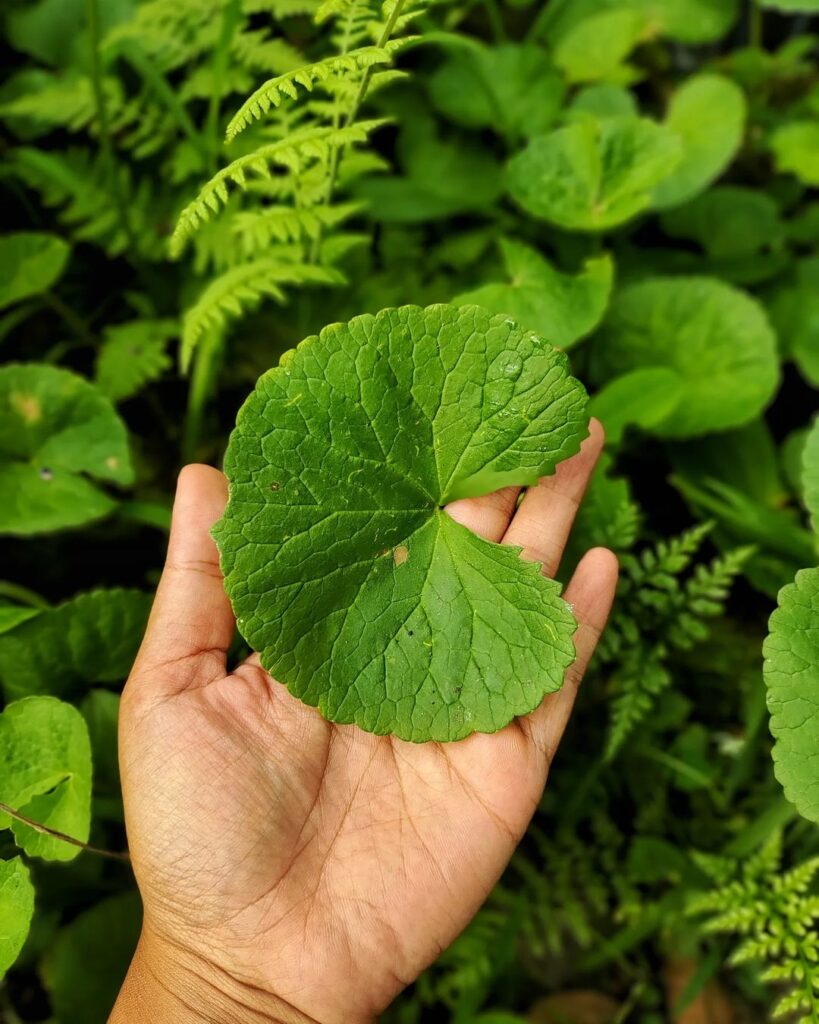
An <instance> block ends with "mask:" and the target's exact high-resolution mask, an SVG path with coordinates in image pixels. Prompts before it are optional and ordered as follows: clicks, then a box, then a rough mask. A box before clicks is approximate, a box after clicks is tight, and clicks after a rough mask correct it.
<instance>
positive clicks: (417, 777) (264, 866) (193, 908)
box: [111, 421, 617, 1024]
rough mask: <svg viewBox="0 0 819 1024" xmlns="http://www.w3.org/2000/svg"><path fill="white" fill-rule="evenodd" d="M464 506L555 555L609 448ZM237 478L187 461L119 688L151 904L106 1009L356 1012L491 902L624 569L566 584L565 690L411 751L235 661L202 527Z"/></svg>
mask: <svg viewBox="0 0 819 1024" xmlns="http://www.w3.org/2000/svg"><path fill="white" fill-rule="evenodd" d="M602 443H603V433H602V429H601V428H600V425H599V424H598V423H596V422H594V421H593V423H592V432H591V436H590V437H589V438H588V439H587V440H586V442H585V443H584V445H583V448H582V450H581V451H580V453H578V454H577V455H575V456H574V457H573V458H572V459H569V460H568V461H566V462H565V463H563V464H562V465H561V466H560V467H559V468H558V471H557V473H556V474H555V475H554V476H551V477H547V478H544V479H543V480H542V481H541V482H540V484H539V485H538V486H537V487H532V488H530V489H529V491H528V492H527V494H526V495H525V496H524V498H523V499H522V501H521V503H520V505H519V506H518V507H517V511H515V508H516V501H517V497H518V489H517V488H506V489H504V490H503V491H499V492H497V493H496V494H492V495H488V496H487V497H485V498H477V499H469V500H464V501H458V502H454V503H453V504H452V505H450V506H449V512H450V514H451V515H452V516H453V517H454V518H455V519H457V520H458V521H459V522H461V523H463V524H464V525H466V526H468V527H469V528H471V529H472V530H474V531H475V532H476V533H478V534H480V535H481V536H483V537H486V538H487V539H489V540H492V541H499V542H503V543H510V544H518V545H521V546H522V547H523V557H525V558H530V559H533V560H537V561H540V562H543V564H544V572H546V573H549V574H553V573H554V572H555V571H556V569H557V566H558V562H559V560H560V556H561V553H562V551H563V548H564V545H565V543H566V540H567V537H568V534H569V530H570V529H571V525H572V521H573V519H574V515H575V512H576V510H577V506H578V503H579V501H580V499H581V498H582V496H583V493H584V491H585V488H586V485H587V483H588V480H589V476H590V474H591V471H592V469H593V467H594V464H595V462H596V460H597V457H598V455H599V453H600V450H601V447H602ZM226 496H227V483H226V481H225V478H224V477H223V476H222V474H221V473H219V472H218V471H217V470H215V469H210V468H208V467H207V466H187V467H186V468H185V469H184V470H183V471H182V473H181V475H180V478H179V486H178V490H177V496H176V503H175V506H174V515H173V527H172V530H171V538H170V543H169V547H168V557H167V562H166V565H165V571H164V573H163V576H162V581H161V583H160V585H159V590H158V592H157V596H156V601H155V604H154V608H153V611H152V613H151V619H150V622H149V624H148V630H147V632H146V635H145V640H144V642H143V644H142V649H141V650H140V653H139V656H138V658H137V660H136V663H135V665H134V668H133V671H132V673H131V677H130V679H129V680H128V684H127V686H126V688H125V692H124V694H123V700H122V712H121V718H120V763H121V769H122V779H123V790H124V798H125V815H126V823H127V828H128V836H129V842H130V849H131V855H132V858H133V865H134V871H135V873H136V878H137V882H138V884H139V889H140V892H141V894H142V899H143V902H144V906H145V920H144V925H143V931H142V937H141V939H140V943H139V948H138V950H137V953H136V955H135V957H134V961H133V963H132V965H131V969H130V971H129V974H128V977H127V979H126V981H125V984H124V986H123V988H122V991H121V993H120V996H119V999H118V1001H117V1005H116V1007H115V1009H114V1011H113V1014H112V1016H111V1022H112V1024H142V1022H145V1024H165V1022H168V1024H171V1022H172V1024H201V1022H203V1021H207V1022H213V1024H217V1022H218V1024H233V1022H234V1021H235V1022H242V1024H255V1022H270V1021H275V1022H305V1021H308V1022H309V1021H316V1022H320V1024H342V1022H343V1024H363V1022H365V1021H371V1020H372V1019H373V1018H374V1017H375V1016H376V1015H377V1014H378V1013H379V1012H380V1011H381V1010H383V1009H384V1007H386V1006H387V1005H388V1004H389V1003H390V1001H391V1000H392V999H394V998H395V996H396V995H397V994H398V992H400V990H401V989H402V988H403V987H404V986H405V985H407V984H408V983H409V982H411V981H412V980H413V979H414V978H416V977H417V976H418V974H419V973H420V972H421V971H422V970H423V969H424V968H425V967H426V966H427V965H428V964H429V963H430V962H431V961H432V960H434V959H435V957H436V956H437V955H438V954H439V953H440V952H441V950H442V949H444V948H445V947H446V946H448V945H449V944H450V943H451V942H452V941H453V939H454V938H455V937H456V936H457V935H458V933H459V932H460V931H461V930H462V929H463V928H464V926H465V925H466V924H467V923H468V921H469V920H470V918H471V917H472V916H473V915H474V914H475V912H476V911H477V910H478V908H479V907H480V905H481V903H482V902H483V901H484V899H485V898H486V896H487V894H488V893H489V891H490V889H491V888H492V886H493V885H494V884H495V882H496V881H497V879H498V877H499V876H500V874H501V872H502V871H503V869H504V867H505V866H506V864H507V863H508V861H509V858H510V857H511V855H512V852H513V851H514V849H515V846H516V844H517V843H518V841H519V839H520V837H521V836H522V835H523V833H524V831H525V829H526V826H527V824H528V823H529V820H530V819H531V817H532V814H533V812H534V810H535V807H536V806H537V804H538V801H539V799H540V796H541V793H542V791H543V786H544V784H545V782H546V775H547V772H548V769H549V765H550V764H551V761H552V757H553V756H554V753H555V750H556V749H557V745H558V743H559V742H560V738H561V736H562V735H563V731H564V729H565V726H566V722H567V720H568V717H569V714H570V712H571V708H572V704H573V702H574V698H575V694H576V692H577V687H578V684H579V682H580V679H581V677H582V675H583V671H584V669H585V667H586V664H587V663H588V660H589V658H590V656H591V654H592V652H593V650H594V647H595V644H596V642H597V639H598V637H599V635H600V631H601V630H602V629H603V626H604V625H605V622H606V618H607V616H608V613H609V609H610V607H611V602H612V598H613V595H614V588H615V585H616V581H617V562H616V559H615V557H614V555H613V554H612V553H611V552H610V551H607V550H605V549H603V548H596V549H594V550H592V551H590V552H589V553H588V554H587V555H586V556H585V558H584V559H583V560H582V562H581V563H580V565H579V566H578V568H577V571H576V572H575V575H574V577H573V578H572V580H571V582H570V584H569V586H568V588H567V590H566V595H565V596H566V599H567V600H568V601H569V602H571V604H572V605H573V607H574V613H575V616H576V617H577V620H578V622H579V624H580V625H579V629H578V631H577V633H576V635H575V645H576V648H577V659H576V661H575V663H574V665H573V666H572V667H571V668H570V669H569V671H568V673H567V676H566V681H565V684H564V686H563V689H562V690H561V691H560V692H558V693H556V694H553V695H550V696H549V697H547V698H546V699H545V700H544V701H543V704H542V705H541V706H540V707H539V708H538V709H537V710H536V711H534V712H533V713H532V714H531V715H528V716H527V717H525V718H520V719H517V720H516V721H514V722H513V723H512V724H510V725H509V726H507V727H506V728H505V729H503V730H501V731H500V732H498V733H495V734H494V735H481V734H476V735H474V736H470V737H469V738H468V739H465V740H461V741H459V742H457V743H450V744H440V743H426V744H412V743H406V742H403V741H401V740H397V739H395V738H393V737H390V736H372V735H370V734H369V733H366V732H363V731H361V730H360V729H358V728H356V727H355V726H347V725H342V726H338V725H332V724H331V723H329V722H326V721H325V720H324V719H323V718H322V717H321V716H320V715H319V714H318V712H317V711H315V710H314V709H312V708H309V707H306V706H305V705H303V704H301V703H300V702H299V701H297V700H295V699H294V698H293V697H291V696H290V694H289V693H288V692H287V690H286V689H285V688H284V687H283V686H280V685H279V684H278V683H276V682H275V681H274V680H272V679H271V678H270V676H268V674H267V673H266V672H264V671H263V670H262V669H261V668H260V666H259V663H258V659H257V658H256V657H255V656H254V657H251V658H250V659H249V660H248V661H247V662H245V663H244V664H243V665H241V666H240V667H239V668H237V669H236V670H235V671H234V672H232V673H230V674H227V672H226V651H227V648H228V645H229V644H230V642H231V638H232V636H233V631H234V619H233V615H232V613H231V609H230V604H229V603H228V600H227V598H226V597H225V592H224V588H223V585H222V576H221V573H220V571H219V566H218V560H217V552H216V547H215V545H214V543H213V541H212V539H211V537H210V535H209V532H208V531H209V529H210V527H211V525H212V524H213V523H214V522H215V520H216V519H218V518H219V516H220V515H221V513H222V510H223V508H224V505H225V500H226Z"/></svg>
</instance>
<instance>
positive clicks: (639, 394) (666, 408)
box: [589, 366, 685, 445]
mask: <svg viewBox="0 0 819 1024" xmlns="http://www.w3.org/2000/svg"><path fill="white" fill-rule="evenodd" d="M684 391H685V388H684V384H683V381H682V378H681V377H680V375H679V374H678V373H675V371H674V370H671V369H669V368H667V367H665V366H652V367H646V368H645V369H639V370H631V371H630V372H629V373H624V374H623V376H622V377H615V378H614V379H613V380H610V381H609V382H608V383H607V384H606V385H605V387H603V388H601V390H600V391H598V392H597V394H596V395H594V396H593V397H592V398H591V399H590V400H589V415H590V416H596V417H597V419H599V420H600V422H601V423H602V424H603V426H604V427H605V430H606V443H607V444H609V445H617V444H619V443H620V441H621V440H622V437H623V431H624V430H625V429H626V427H630V426H635V427H642V428H643V429H645V430H649V429H651V428H652V427H656V426H657V424H659V423H662V422H663V420H667V419H668V417H669V416H670V415H671V414H672V413H673V412H674V410H675V409H676V408H677V406H678V405H679V403H680V400H681V399H682V397H683V394H684Z"/></svg>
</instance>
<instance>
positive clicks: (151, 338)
mask: <svg viewBox="0 0 819 1024" xmlns="http://www.w3.org/2000/svg"><path fill="white" fill-rule="evenodd" d="M178 332H179V326H178V324H177V323H176V321H175V320H170V319H168V320H133V321H131V322H130V323H125V324H118V325H117V326H116V327H111V328H109V329H108V330H107V331H106V333H105V340H104V341H103V343H102V345H101V347H100V349H99V352H98V353H97V365H96V372H95V383H96V385H97V387H98V388H99V390H100V391H101V392H102V393H103V394H104V395H106V396H107V397H108V398H110V399H111V401H112V402H122V401H124V400H125V399H126V398H131V396H132V395H135V394H137V393H138V392H139V391H141V390H142V389H143V388H144V387H145V385H146V384H149V383H150V382H151V381H153V380H156V379H157V378H158V377H161V376H162V374H163V373H164V372H165V371H166V370H167V369H169V368H170V366H171V364H172V360H171V357H170V355H169V354H168V342H169V341H170V339H171V338H173V337H175V336H176V335H177V334H178Z"/></svg>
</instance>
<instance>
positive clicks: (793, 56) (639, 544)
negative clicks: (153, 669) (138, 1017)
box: [0, 0, 819, 1024]
mask: <svg viewBox="0 0 819 1024" xmlns="http://www.w3.org/2000/svg"><path fill="white" fill-rule="evenodd" d="M2 18H3V27H4V33H3V43H2V46H3V68H4V69H5V71H4V78H3V81H2V85H0V119H2V124H3V135H2V150H0V157H1V158H2V162H1V163H0V190H2V200H3V210H4V225H3V230H4V234H3V235H2V236H0V346H2V356H3V361H4V364H5V365H4V366H2V367H0V492H2V495H3V500H2V503H0V535H2V536H1V537H0V549H1V550H2V554H0V566H2V569H0V575H1V576H2V580H0V681H1V682H2V690H3V698H4V701H5V710H4V711H3V712H2V714H1V715H0V829H2V831H0V845H2V850H0V858H2V859H0V972H1V971H7V972H8V973H7V975H6V978H5V981H4V983H3V985H2V988H0V1016H2V1019H3V1020H5V1021H7V1022H9V1024H23V1022H53V1024H102V1022H104V1021H105V1019H106V1016H107V1011H108V1009H109V1008H110V1005H111V1003H112V1002H113V998H114V995H115V993H116V990H117V988H118V985H119V981H120V979H121V977H122V974H123V972H124V969H125V966H126V964H127V962H128V959H129V956H130V953H131V950H132V948H133V944H134V942H135V938H136V935H137V933H138V929H139V902H138V899H137V897H136V894H135V890H134V887H133V882H132V879H131V877H130V873H129V869H128V865H127V862H126V860H124V859H123V857H122V856H121V854H122V851H123V850H124V845H125V838H124V831H123V823H122V806H121V800H120V795H119V782H118V777H117V764H116V716H117V701H118V697H117V692H118V689H119V688H120V685H121V682H122V680H123V678H124V677H125V675H126V674H127V671H128V668H129V665H130V662H131V660H132V658H133V655H134V653H135V649H136V646H137V644H138V641H139V637H140V633H141V630H142V627H143V625H144V621H145V618H146V616H147V612H148V608H149V606H150V592H151V589H152V587H153V586H154V584H155V582H156V579H157V575H158V571H159V568H160V566H161V563H162V557H163V549H164V543H165V531H166V530H167V526H168V518H169V507H170V500H171V493H172V489H173V484H174V479H175V475H176V472H177V470H178V467H179V466H180V464H181V463H182V462H183V461H186V460H191V459H197V460H203V461H209V462H212V463H214V464H218V462H219V459H220V456H221V453H222V451H223V449H224V446H225V442H226V436H227V433H228V431H229V429H230V426H231V424H232V421H233V419H234V417H235V414H236V410H237V408H238V406H239V404H240V403H241V401H242V400H243V398H244V397H245V395H246V393H247V392H248V390H249V389H250V387H251V386H252V384H253V382H254V381H255V379H256V378H257V376H258V375H259V374H260V373H261V372H263V371H264V370H265V369H267V368H268V367H269V366H271V365H273V364H274V363H275V362H276V361H277V359H278V357H279V355H280V354H281V353H282V352H283V351H285V350H286V349H288V348H290V347H292V346H293V345H294V344H295V343H296V342H297V341H299V340H300V339H301V338H302V337H304V336H306V335H308V334H310V333H312V332H314V331H316V330H317V329H319V328H320V327H321V326H323V325H324V324H325V323H329V322H332V321H334V320H341V319H345V318H347V317H348V316H351V315H354V314H357V313H361V312H367V311H371V312H375V311H376V310H378V309H380V308H382V307H384V306H388V305H395V304H401V303H409V302H411V303H418V304H427V303H430V302H451V301H454V302H456V303H467V302H475V303H479V304H481V305H483V306H486V307H487V308H489V309H490V310H492V311H493V312H499V313H506V314H509V315H511V316H514V317H515V318H516V319H518V320H519V321H520V322H521V323H522V324H523V325H524V326H526V327H529V328H531V329H533V330H536V331H539V332H541V333H543V334H544V335H545V336H546V337H547V338H549V339H550V340H552V341H553V342H554V343H555V344H557V345H559V346H561V347H563V348H566V349H570V350H571V359H572V363H573V368H574V372H575V373H576V374H578V375H579V376H580V377H581V378H582V379H583V380H584V381H585V382H586V383H587V385H588V386H589V389H590V392H591V393H592V396H593V397H592V403H591V405H592V412H593V413H594V414H595V415H597V416H598V417H600V418H601V419H602V421H603V422H604V424H605V426H606V429H607V434H608V439H609V444H608V453H607V456H606V458H605V461H604V464H603V465H601V467H600V468H599V470H598V472H597V474H596V477H595V479H594V481H593V484H592V488H591V492H590V495H589V498H588V500H587V502H586V504H585V505H584V507H583V509H582V510H581V513H580V517H579V520H578V523H577V527H576V529H575V533H574V536H573V538H572V543H571V547H570V551H569V553H568V555H567V558H566V565H565V566H564V571H566V572H568V571H569V570H570V569H571V567H572V565H573V564H574V562H575V561H576V559H577V557H578V555H579V553H580V552H581V551H582V550H583V549H584V548H586V547H588V546H590V545H592V544H600V543H602V544H607V545H609V546H610V547H612V548H613V549H614V550H615V551H616V552H617V553H618V554H619V555H620V557H621V560H622V565H623V575H622V582H621V585H620V595H619V600H618V603H617V606H616V610H615V613H614V617H613V621H612V623H611V627H610V629H609V631H608V633H607V635H606V637H605V639H604V642H603V644H602V645H601V649H600V651H599V654H598V656H597V658H596V661H595V663H594V665H593V667H592V670H591V672H590V674H589V676H588V678H587V680H586V682H585V683H584V687H583V691H582V695H581V699H580V702H579V706H578V709H577V713H576V714H575V717H574V721H573V724H572V727H571V730H570V733H569V735H568V736H567V738H566V741H565V743H564V745H563V748H562V750H561V752H560V755H559V759H558V763H557V765H556V767H555V771H554V772H553V775H552V779H551V780H550V783H549V787H548V789H547V792H546V794H545V796H544V799H543V802H542V806H541V807H540V809H539V811H538V813H537V815H536V818H535V821H534V823H533V825H532V828H531V829H530V831H529V833H528V835H527V836H526V838H525V840H524V842H523V844H522V846H521V848H520V851H519V853H518V854H517V855H516V857H515V859H514V861H513V863H512V865H511V867H510V869H509V871H508V872H507V874H506V876H505V877H504V878H503V880H502V881H501V883H500V885H499V886H498V887H497V889H496V890H495V892H493V894H492V895H491V896H490V898H489V900H488V902H487V904H486V906H485V908H484V909H483V910H482V911H481V912H480V914H479V915H478V917H477V918H476V920H475V921H474V923H473V924H472V925H471V926H470V927H469V928H468V929H467V931H466V932H465V933H464V935H463V936H462V937H461V938H460V939H459V940H458V941H457V942H456V943H455V945H454V946H453V947H452V948H451V949H449V950H447V951H446V952H445V953H444V954H443V955H442V956H441V958H440V960H439V962H438V963H437V964H435V965H434V966H433V967H432V968H431V969H430V970H429V971H428V972H427V973H426V974H425V975H424V976H423V977H422V978H421V979H420V981H419V982H418V983H417V984H416V985H414V986H413V987H412V988H411V989H409V990H408V991H407V992H406V993H405V994H404V995H403V996H402V997H401V998H400V999H399V1000H398V1002H397V1003H396V1005H395V1006H394V1007H392V1008H391V1010H390V1011H389V1012H388V1014H387V1015H386V1017H387V1019H388V1020H389V1021H394V1022H396V1024H414V1022H420V1021H424V1022H426V1021H445V1022H451V1024H473V1022H474V1024H514V1022H518V1024H519V1022H521V1021H531V1022H534V1024H567V1022H568V1024H624V1022H628V1021H634V1022H637V1021H639V1022H641V1024H655V1022H656V1024H659V1022H664V1021H679V1022H683V1024H696V1022H708V1024H728V1022H736V1024H741V1022H746V1021H747V1022H756V1021H758V1022H762V1021H767V1020H769V1019H771V1017H772V1015H773V1014H774V1013H775V1012H776V1013H781V1014H783V1015H785V1017H786V1018H787V1019H794V1020H804V1021H811V1022H819V966H817V962H818V961H819V948H817V943H816V933H815V921H816V918H817V916H818V915H819V896H817V892H818V891H819V890H817V887H816V885H815V882H814V877H815V874H816V868H817V863H819V861H817V859H816V858H817V856H819V831H817V829H816V826H815V824H814V822H815V821H816V820H817V819H819V805H817V800H816V797H815V795H813V793H812V790H811V786H812V785H813V786H815V772H814V773H813V774H811V770H810V755H811V752H812V751H815V750H816V749H819V746H818V745H819V718H817V712H816V703H815V697H814V698H813V701H811V690H810V687H811V686H813V687H814V689H813V693H814V694H815V686H816V685H817V681H819V640H817V639H816V637H817V628H819V626H817V623H819V570H816V569H815V568H812V567H815V566H816V564H817V562H819V555H817V550H819V549H818V548H817V536H816V530H817V527H818V526H819V427H817V426H816V425H813V426H812V424H811V417H812V415H813V414H814V412H815V410H816V408H817V390H816V389H817V387H819V195H818V194H817V192H816V189H817V187H819V65H818V64H817V56H819V50H818V48H817V37H816V36H815V35H814V34H813V33H815V32H817V31H818V30H819V0H760V2H750V3H748V2H745V0H547V2H545V3H540V2H539V0H505V2H503V0H463V2H461V3H453V2H451V0H447V2H441V0H387V2H386V3H385V4H384V5H383V6H382V5H381V4H380V3H377V2H375V0H324V2H322V3H319V2H317V0H105V2H104V3H103V2H102V0H8V2H7V3H6V4H5V5H4V9H3V13H2ZM799 570H801V572H799V575H798V576H796V574H797V572H798V571H799ZM795 577H796V582H791V581H793V580H794V578H795ZM786 584H788V585H789V586H788V589H786V591H785V592H784V594H783V597H782V599H781V603H782V607H781V608H780V610H779V611H778V612H777V613H776V617H775V619H774V621H773V623H772V634H771V637H770V639H769V640H768V641H767V646H766V655H767V656H768V665H767V667H766V672H765V677H764V679H763V672H762V645H763V640H764V638H765V636H766V633H767V628H768V627H767V619H768V616H769V614H770V612H771V610H772V609H773V607H774V603H775V600H776V596H777V593H778V592H779V590H780V588H782V587H783V586H784V585H786ZM794 650H798V658H796V656H795V655H794V654H793V651H794ZM766 682H767V689H766ZM766 697H767V699H768V701H769V703H770V713H771V715H772V720H771V721H772V725H773V730H774V733H775V734H776V736H777V740H778V742H777V744H776V750H775V752H774V753H775V757H776V777H775V775H774V763H773V762H772V758H771V753H772V740H771V735H770V732H769V710H768V708H766ZM777 778H778V779H779V780H780V781H781V783H782V785H783V786H784V787H785V793H786V794H787V798H786V796H784V795H783V791H782V788H781V787H780V784H779V782H778V781H777ZM817 788H819V787H817ZM799 812H801V815H800V813H799ZM31 823H34V825H36V826H37V827H34V825H32V824H31ZM55 833H62V834H64V835H68V836H69V837H71V838H73V839H74V840H75V841H77V842H79V843H80V844H83V843H88V842H90V844H91V845H92V846H93V847H94V848H95V850H96V852H95V851H94V850H89V851H87V852H81V846H78V845H76V843H74V844H72V843H69V842H67V841H66V840H65V839H64V838H60V836H59V835H55ZM100 851H102V852H100Z"/></svg>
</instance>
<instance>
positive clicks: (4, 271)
mask: <svg viewBox="0 0 819 1024" xmlns="http://www.w3.org/2000/svg"><path fill="white" fill-rule="evenodd" d="M70 252H71V249H70V248H69V246H68V245H67V244H66V243H65V242H64V241H63V240H62V239H61V238H57V237H56V235H45V234H38V233H37V232H34V231H21V232H20V233H19V234H16V235H4V236H2V237H0V309H3V308H4V307H5V306H10V305H11V304H12V303H13V302H19V301H20V300H21V299H28V298H30V297H31V296H32V295H39V294H40V293H41V292H44V291H45V290H46V289H47V288H50V287H51V285H52V284H54V282H55V281H56V280H57V278H58V277H59V276H60V275H61V274H62V272H63V270H64V268H65V264H66V261H67V260H68V254H69V253H70Z"/></svg>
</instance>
